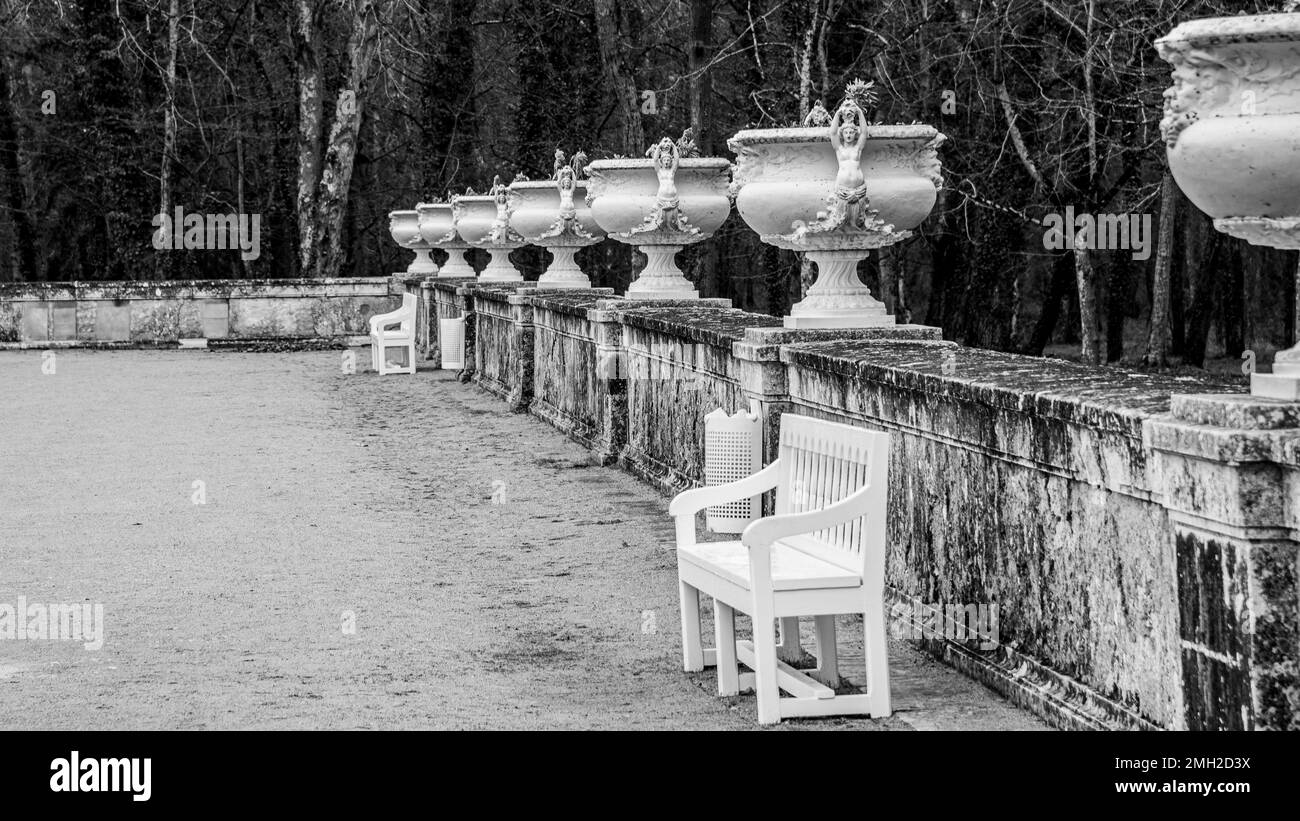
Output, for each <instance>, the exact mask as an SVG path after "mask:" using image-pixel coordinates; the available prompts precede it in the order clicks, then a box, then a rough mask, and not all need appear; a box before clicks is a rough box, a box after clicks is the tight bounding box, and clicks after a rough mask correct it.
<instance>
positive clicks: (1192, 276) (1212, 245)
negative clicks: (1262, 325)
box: [1183, 215, 1224, 368]
mask: <svg viewBox="0 0 1300 821" xmlns="http://www.w3.org/2000/svg"><path fill="white" fill-rule="evenodd" d="M1189 227H1190V228H1191V229H1192V233H1193V234H1194V235H1198V236H1199V237H1200V238H1202V239H1203V241H1201V242H1193V243H1189V247H1193V246H1195V247H1199V248H1201V249H1203V250H1202V252H1201V253H1200V254H1198V255H1191V254H1189V256H1188V258H1187V271H1188V280H1189V281H1190V284H1191V285H1192V299H1191V304H1190V305H1189V306H1188V309H1187V338H1186V340H1184V342H1183V361H1184V362H1185V363H1186V364H1188V365H1192V366H1194V367H1197V368H1202V367H1205V352H1206V348H1207V347H1208V341H1209V334H1210V326H1211V324H1212V319H1213V316H1214V308H1213V305H1214V301H1215V293H1214V292H1215V285H1216V284H1217V283H1216V281H1217V279H1218V275H1217V273H1218V269H1219V267H1220V266H1221V265H1222V263H1223V256H1224V255H1223V253H1222V251H1223V245H1224V243H1223V241H1222V235H1221V234H1219V232H1218V231H1215V230H1214V229H1213V228H1211V227H1210V220H1209V218H1208V217H1203V216H1200V215H1197V217H1196V219H1195V222H1194V224H1193V225H1192V226H1189Z"/></svg>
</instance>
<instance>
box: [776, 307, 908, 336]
mask: <svg viewBox="0 0 1300 821" xmlns="http://www.w3.org/2000/svg"><path fill="white" fill-rule="evenodd" d="M782 322H783V324H784V325H785V327H787V328H790V329H791V330H796V331H806V330H814V329H817V328H888V327H892V326H893V325H894V324H895V322H894V317H893V315H892V314H888V313H885V306H883V305H881V306H880V310H878V311H872V310H861V311H843V312H833V311H826V312H824V313H819V314H808V315H804V316H797V315H795V314H791V315H790V316H787V317H785V319H783V320H782Z"/></svg>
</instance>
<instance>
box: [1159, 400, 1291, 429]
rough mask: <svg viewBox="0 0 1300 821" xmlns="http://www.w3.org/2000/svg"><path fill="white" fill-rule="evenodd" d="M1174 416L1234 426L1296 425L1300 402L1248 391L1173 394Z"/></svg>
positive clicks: (1226, 426) (1194, 421) (1274, 427)
mask: <svg viewBox="0 0 1300 821" xmlns="http://www.w3.org/2000/svg"><path fill="white" fill-rule="evenodd" d="M1170 409H1171V410H1172V411H1173V414H1174V416H1176V417H1177V418H1179V419H1182V420H1184V421H1187V422H1191V423H1192V424H1195V425H1211V426H1214V427H1217V428H1233V429H1236V430H1278V429H1285V428H1300V402H1287V401H1285V400H1282V399H1269V398H1267V397H1262V396H1252V395H1250V394H1236V393H1233V394H1222V393H1219V394H1200V395H1182V396H1175V397H1173V401H1172V403H1171V408H1170Z"/></svg>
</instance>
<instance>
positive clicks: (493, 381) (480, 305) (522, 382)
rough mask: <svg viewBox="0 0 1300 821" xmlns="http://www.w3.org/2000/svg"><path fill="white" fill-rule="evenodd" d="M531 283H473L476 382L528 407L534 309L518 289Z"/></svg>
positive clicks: (512, 405) (514, 406)
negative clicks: (518, 294)
mask: <svg viewBox="0 0 1300 821" xmlns="http://www.w3.org/2000/svg"><path fill="white" fill-rule="evenodd" d="M535 284H536V283H532V282H510V283H492V284H490V285H489V284H482V285H477V286H474V289H473V293H474V310H473V312H474V382H475V383H476V384H477V385H478V386H479V387H481V388H484V389H485V390H487V391H489V392H491V393H494V394H496V395H497V396H499V397H501V398H502V399H504V400H506V402H508V403H509V404H510V409H511V410H516V411H519V410H525V409H526V408H527V407H528V403H529V401H530V400H531V399H532V372H533V347H532V346H533V333H532V332H533V308H532V305H531V304H529V302H528V301H527V300H526V299H523V298H521V297H519V296H517V293H518V292H522V291H525V290H527V289H530V288H532V287H534V286H535Z"/></svg>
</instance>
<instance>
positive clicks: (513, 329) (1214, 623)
mask: <svg viewBox="0 0 1300 821" xmlns="http://www.w3.org/2000/svg"><path fill="white" fill-rule="evenodd" d="M434 289H435V293H436V294H437V298H438V299H439V310H440V311H443V310H446V311H451V310H453V309H454V310H457V311H460V312H461V315H470V316H473V317H474V318H475V324H476V329H475V334H474V337H473V339H472V341H470V342H468V343H467V345H468V347H469V348H470V349H471V351H469V353H468V354H467V365H469V367H468V368H467V369H468V370H471V371H472V370H473V368H474V366H473V365H471V364H470V362H473V361H477V363H478V365H477V367H478V369H479V370H478V372H474V373H473V374H472V378H473V379H475V381H477V382H478V383H479V384H480V385H482V386H483V387H485V388H486V389H488V390H491V391H492V392H493V393H495V394H497V395H499V396H503V397H506V398H507V399H508V401H509V403H510V406H511V407H512V408H514V409H515V410H519V411H524V410H527V411H530V412H531V413H533V414H534V415H536V416H537V417H539V418H541V419H544V420H546V421H548V422H549V423H551V424H552V425H554V426H555V427H556V428H558V429H560V430H561V431H563V432H565V433H566V434H568V435H569V436H571V437H572V438H573V439H575V440H576V441H578V442H581V443H582V444H584V445H585V446H587V447H588V448H590V449H592V451H593V452H594V453H595V455H596V457H597V458H598V459H600V460H601V461H602V462H615V461H616V462H618V463H620V464H621V465H623V466H624V467H626V468H627V469H629V470H631V471H633V472H635V473H636V474H638V475H640V476H642V477H643V478H645V479H647V480H649V481H651V482H653V483H655V484H657V485H658V486H660V487H661V488H662V489H664V490H665V491H666V492H675V491H677V490H680V489H681V488H683V487H687V486H690V485H693V484H697V483H699V482H700V481H701V478H702V474H703V458H704V456H703V440H704V436H703V426H704V422H703V417H704V415H705V414H706V413H708V412H709V411H711V410H713V409H714V408H716V407H721V408H723V409H724V410H726V411H727V412H728V413H734V412H736V411H739V410H743V409H747V408H753V409H755V410H757V411H758V412H759V413H760V414H761V415H762V417H763V420H764V428H763V430H764V434H763V435H764V440H765V442H764V455H765V460H767V461H770V460H771V459H772V458H774V457H775V450H776V435H777V431H778V430H779V425H780V417H781V415H782V414H783V413H798V414H803V415H810V416H816V417H820V418H825V419H831V420H835V421H840V422H846V423H849V424H854V425H861V426H865V427H871V428H874V429H880V430H886V431H888V432H890V433H891V434H892V446H891V447H892V454H891V464H890V520H889V523H888V533H889V545H890V555H889V557H888V562H887V574H888V576H887V584H888V586H889V591H890V597H891V602H892V605H893V612H894V615H895V616H897V615H898V613H901V612H909V613H910V612H913V611H914V608H915V607H916V606H917V605H918V604H921V603H944V604H959V603H960V604H993V603H996V604H997V605H998V639H999V643H998V646H997V647H995V648H981V647H979V646H978V643H977V642H970V641H965V642H963V641H957V640H952V639H945V638H942V637H935V638H932V639H929V638H928V639H925V640H923V641H921V642H920V643H921V644H922V645H923V646H924V647H926V649H928V650H930V651H931V652H933V653H935V654H936V655H938V656H940V657H942V658H944V659H945V660H947V661H948V662H950V663H952V664H954V665H955V666H957V667H958V668H960V669H962V670H963V671H965V672H966V673H968V674H970V675H972V676H975V677H977V678H979V679H980V680H982V681H984V682H985V683H987V684H988V685H989V686H991V687H993V688H995V689H997V690H999V691H1001V692H1003V693H1005V694H1006V695H1007V696H1008V697H1010V698H1012V699H1013V700H1015V701H1017V702H1018V703H1021V704H1023V705H1024V706H1026V707H1028V708H1030V709H1033V710H1035V711H1036V712H1038V713H1039V714H1040V715H1042V716H1044V717H1045V718H1047V719H1048V720H1050V721H1052V722H1053V723H1055V724H1057V725H1058V726H1063V727H1073V728H1159V727H1164V728H1179V729H1181V728H1190V729H1235V728H1247V729H1254V728H1289V729H1297V728H1300V685H1297V680H1298V678H1300V676H1298V672H1297V671H1298V670H1300V619H1298V617H1297V603H1298V601H1300V597H1298V591H1300V563H1298V562H1297V555H1298V554H1300V406H1296V405H1286V404H1284V403H1274V404H1269V403H1268V402H1267V401H1266V402H1265V403H1263V404H1262V405H1261V403H1260V402H1259V401H1258V400H1252V399H1251V398H1250V397H1249V396H1246V395H1243V394H1242V393H1241V391H1243V390H1244V385H1240V384H1235V383H1228V382H1225V381H1222V380H1216V379H1214V378H1210V377H1204V378H1198V377H1187V376H1167V375H1150V374H1129V373H1125V372H1124V371H1122V370H1119V369H1113V368H1093V367H1087V366H1082V365H1077V364H1073V363H1068V362H1063V361H1059V360H1051V359H1041V358H1036V357H1026V356H1017V355H1011V354H1003V353H998V352H993V351H984V350H977V349H968V348H961V347H959V346H956V345H955V344H953V343H950V342H945V341H943V340H942V339H941V337H940V334H939V331H938V329H935V328H926V327H921V326H894V327H890V328H876V329H854V330H825V331H791V330H787V329H785V328H783V327H782V326H781V323H780V320H778V319H774V318H773V317H769V316H765V315H758V314H749V313H745V312H742V311H738V310H734V309H732V308H730V307H728V305H727V303H725V302H724V301H720V300H702V301H699V302H691V303H656V302H636V301H629V300H624V299H616V298H611V297H610V296H609V295H608V294H607V293H605V292H601V291H594V290H593V291H555V290H540V289H536V288H535V287H528V286H526V285H525V286H518V285H515V286H510V287H502V286H499V285H496V286H488V285H477V284H472V283H469V284H466V283H464V282H462V283H459V284H457V285H455V286H451V285H446V286H444V285H443V284H441V283H436V281H435V286H434ZM1206 394H1218V395H1217V396H1205V395H1206ZM769 507H770V505H769ZM668 548H669V546H668V545H665V549H668Z"/></svg>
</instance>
